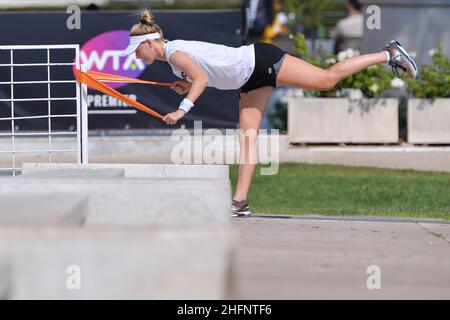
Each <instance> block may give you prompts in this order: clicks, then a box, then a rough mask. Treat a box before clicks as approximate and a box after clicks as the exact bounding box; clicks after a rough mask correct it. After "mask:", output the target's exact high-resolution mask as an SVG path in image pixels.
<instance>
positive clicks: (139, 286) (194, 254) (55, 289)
mask: <svg viewBox="0 0 450 320" xmlns="http://www.w3.org/2000/svg"><path fill="white" fill-rule="evenodd" d="M232 248H233V234H232V233H231V231H230V228H223V227H218V226H208V227H182V228H181V227H178V228H174V227H171V228H137V229H135V228H93V227H86V228H74V227H60V228H55V227H53V228H27V227H14V228H6V227H0V257H9V262H10V264H11V267H12V271H13V272H12V278H11V281H10V287H11V290H7V291H6V292H8V297H7V298H8V299H181V300H185V299H225V298H229V297H228V294H229V292H231V291H230V289H232V288H230V284H231V283H230V279H232V278H230V275H231V256H232Z"/></svg>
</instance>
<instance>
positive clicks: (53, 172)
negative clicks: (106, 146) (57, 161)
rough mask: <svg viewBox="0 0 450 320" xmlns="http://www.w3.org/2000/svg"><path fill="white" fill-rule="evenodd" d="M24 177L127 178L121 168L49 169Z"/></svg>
mask: <svg viewBox="0 0 450 320" xmlns="http://www.w3.org/2000/svg"><path fill="white" fill-rule="evenodd" d="M23 176H27V177H28V176H32V177H40V176H43V177H46V176H53V177H85V176H96V177H125V170H124V169H121V168H87V167H85V168H69V167H68V168H58V167H54V168H49V169H48V170H34V169H31V170H26V172H25V173H24V172H22V175H20V176H18V177H17V178H21V177H23Z"/></svg>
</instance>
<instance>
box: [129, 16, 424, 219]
mask: <svg viewBox="0 0 450 320" xmlns="http://www.w3.org/2000/svg"><path fill="white" fill-rule="evenodd" d="M132 53H135V54H136V57H137V58H138V59H142V60H145V61H146V62H147V63H148V64H151V63H153V61H155V60H159V61H166V62H168V63H169V65H170V67H171V68H172V72H173V73H174V74H175V75H176V76H177V77H179V78H181V79H183V80H180V81H175V85H174V86H173V87H172V89H174V90H175V91H176V92H177V93H178V94H180V95H184V94H186V93H187V96H186V98H184V99H183V101H181V104H180V105H179V107H178V109H177V110H176V111H174V112H171V113H168V114H166V115H165V116H164V117H163V121H165V122H166V123H167V124H168V125H174V124H176V123H177V121H178V120H180V119H181V118H182V117H183V116H184V115H185V114H186V113H187V112H189V110H190V109H191V108H192V107H193V106H194V103H195V101H196V100H197V99H198V97H199V96H200V95H201V94H202V93H203V91H204V90H205V88H206V87H215V88H217V89H222V90H231V89H240V101H239V129H241V130H239V132H240V133H241V134H239V143H240V150H241V159H245V161H242V160H241V161H240V164H239V174H238V180H237V186H236V191H235V193H234V196H233V199H232V206H231V207H232V211H233V214H234V215H235V216H240V217H246V216H250V214H251V213H250V207H249V203H248V201H247V195H248V191H249V189H250V184H251V181H252V176H253V171H254V169H255V164H254V163H255V161H249V159H255V155H256V135H246V134H242V133H245V132H248V130H250V131H251V130H253V132H255V131H256V133H257V132H258V130H259V126H260V123H261V120H262V118H263V115H264V111H265V109H266V105H267V103H268V101H269V97H270V95H271V93H272V90H273V88H275V87H276V86H277V85H284V86H293V87H298V88H304V89H313V90H320V91H327V90H331V89H332V88H333V87H334V86H335V85H336V84H337V83H338V82H339V81H341V80H343V79H345V78H346V77H348V76H350V75H352V74H354V73H357V72H359V71H361V70H363V69H366V68H368V67H370V66H373V65H376V64H380V63H388V64H389V65H390V66H391V67H392V69H393V71H395V73H396V74H397V76H398V75H399V72H402V73H407V74H408V75H409V76H411V77H415V76H416V73H417V66H416V64H415V62H414V60H413V59H412V58H411V57H410V55H409V54H408V53H407V52H406V50H405V49H404V48H403V47H402V46H401V45H400V43H398V42H397V41H395V40H393V41H391V42H390V43H389V44H388V45H387V46H386V47H385V48H384V49H383V50H381V51H380V52H376V53H371V54H365V55H361V56H357V57H353V58H349V59H346V60H344V61H341V62H339V63H336V64H335V65H333V66H331V67H330V68H328V69H321V68H319V67H316V66H313V65H311V64H309V63H307V62H305V61H303V60H301V59H299V58H296V57H294V56H291V55H288V54H287V53H286V52H285V51H283V50H281V49H280V48H278V47H276V46H273V45H270V44H263V43H257V44H254V45H248V46H241V47H239V48H233V47H227V46H224V45H218V44H212V43H207V42H201V41H185V40H173V41H168V40H166V39H164V37H163V31H162V30H161V28H160V27H159V26H158V25H157V24H156V23H155V20H154V16H153V14H152V13H151V12H150V11H148V10H145V11H143V12H142V13H141V17H140V21H139V23H137V24H135V25H134V26H133V27H132V28H131V32H130V43H129V45H128V47H127V48H126V49H125V51H124V52H123V55H129V54H132Z"/></svg>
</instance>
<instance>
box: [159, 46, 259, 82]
mask: <svg viewBox="0 0 450 320" xmlns="http://www.w3.org/2000/svg"><path fill="white" fill-rule="evenodd" d="M175 51H182V52H184V53H186V54H188V55H189V56H190V57H191V58H192V59H194V61H195V62H197V64H198V65H199V67H200V69H202V70H203V72H204V73H205V74H206V75H207V76H208V87H214V88H217V89H221V90H233V89H239V88H240V87H242V86H243V85H244V84H245V83H246V82H247V80H248V79H249V78H250V76H251V74H252V72H253V69H254V68H255V50H254V46H253V45H250V46H242V47H239V48H233V47H227V46H224V45H221V44H213V43H208V42H202V41H187V40H173V41H168V42H166V43H165V44H164V53H165V56H166V59H167V62H169V64H170V66H171V68H172V72H173V73H174V74H175V75H176V76H177V77H179V78H181V79H184V80H186V81H189V82H192V79H190V78H189V77H188V76H186V74H184V72H182V71H181V70H180V69H177V68H176V67H175V66H174V65H172V64H171V63H170V61H169V58H170V56H171V55H172V54H173V53H174V52H175Z"/></svg>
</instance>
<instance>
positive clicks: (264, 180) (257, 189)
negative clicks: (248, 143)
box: [230, 163, 450, 220]
mask: <svg viewBox="0 0 450 320" xmlns="http://www.w3.org/2000/svg"><path fill="white" fill-rule="evenodd" d="M237 169H238V166H237V165H233V166H230V176H231V181H232V185H233V191H234V188H235V184H236V177H237ZM259 169H260V167H259V166H258V167H257V168H256V170H255V175H254V177H253V184H252V186H251V189H250V194H249V198H248V200H249V202H250V207H251V210H252V212H255V213H270V214H321V215H377V216H407V217H422V218H423V217H426V218H438V219H446V220H450V173H439V172H420V171H413V170H389V169H375V168H354V167H343V166H332V165H306V164H293V163H282V164H280V169H279V172H278V174H276V175H273V176H263V175H261V174H260V170H259Z"/></svg>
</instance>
